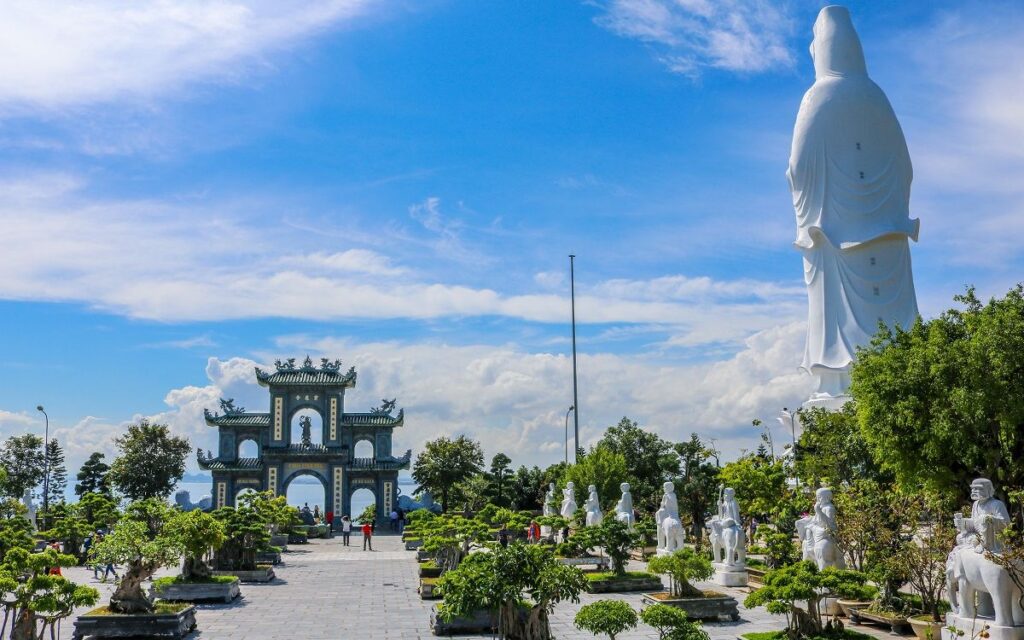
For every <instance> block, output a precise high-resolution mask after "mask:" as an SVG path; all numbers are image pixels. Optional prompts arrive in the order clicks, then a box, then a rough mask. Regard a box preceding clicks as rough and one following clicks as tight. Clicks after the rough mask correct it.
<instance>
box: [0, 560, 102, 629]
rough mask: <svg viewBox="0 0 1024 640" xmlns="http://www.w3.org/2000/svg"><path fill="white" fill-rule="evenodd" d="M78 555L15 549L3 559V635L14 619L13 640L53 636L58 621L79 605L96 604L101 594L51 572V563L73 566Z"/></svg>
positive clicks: (0, 593) (0, 574)
mask: <svg viewBox="0 0 1024 640" xmlns="http://www.w3.org/2000/svg"><path fill="white" fill-rule="evenodd" d="M74 565H75V558H74V557H73V556H70V555H64V554H60V553H57V552H56V551H55V550H53V549H46V550H45V551H43V552H42V553H29V552H28V551H27V550H25V549H14V550H12V551H10V552H9V553H7V554H6V555H5V556H4V558H3V563H0V606H2V607H3V609H4V620H3V626H2V627H0V636H3V635H5V634H6V632H7V623H8V621H10V623H11V634H10V636H9V637H10V638H12V640H37V639H39V638H44V637H46V636H47V633H46V632H47V630H49V631H50V634H49V635H50V637H54V631H55V629H56V627H57V625H58V624H59V622H60V621H61V620H62V619H64V618H67V617H68V616H70V615H71V614H72V612H73V611H74V610H75V608H76V607H85V606H92V605H94V604H96V601H97V600H98V599H99V597H100V594H99V592H98V591H96V589H93V588H92V587H86V586H81V585H77V584H75V583H74V582H71V581H69V580H67V579H66V578H64V577H63V576H59V575H50V568H52V567H71V566H74Z"/></svg>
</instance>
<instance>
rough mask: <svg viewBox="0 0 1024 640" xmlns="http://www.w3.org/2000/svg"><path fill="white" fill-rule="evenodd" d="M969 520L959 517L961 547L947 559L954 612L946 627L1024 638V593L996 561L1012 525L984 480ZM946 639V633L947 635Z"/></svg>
mask: <svg viewBox="0 0 1024 640" xmlns="http://www.w3.org/2000/svg"><path fill="white" fill-rule="evenodd" d="M971 498H972V499H973V500H974V504H973V505H972V506H971V515H970V517H967V518H965V517H963V516H962V515H961V514H956V515H955V516H954V518H953V525H954V526H955V527H956V531H957V544H956V546H955V547H954V548H953V550H952V551H951V552H950V554H949V557H948V558H947V560H946V577H947V583H946V589H947V593H946V595H947V599H948V600H949V603H950V605H951V611H950V613H949V615H948V616H947V618H946V624H947V625H948V626H950V627H954V628H956V629H959V630H963V631H964V632H965V633H966V634H969V633H971V632H972V631H971V630H972V629H973V628H975V627H977V628H981V626H985V628H986V630H987V631H988V638H990V640H1016V639H1018V638H1022V637H1024V609H1022V607H1021V596H1022V594H1021V590H1020V588H1019V587H1018V586H1017V585H1016V584H1015V583H1014V581H1013V580H1012V579H1011V577H1010V574H1009V573H1008V572H1007V570H1006V569H1005V568H1004V567H1002V566H1000V565H999V564H998V563H997V562H995V560H994V559H993V556H998V555H1000V554H1001V553H1002V551H1003V545H1002V542H1001V541H1000V539H999V534H1000V532H1001V531H1002V530H1003V529H1004V528H1006V527H1007V526H1008V525H1009V524H1010V514H1009V512H1008V511H1007V510H1006V505H1005V504H1003V501H1002V500H1000V499H998V498H996V497H995V488H994V487H993V486H992V482H991V481H990V480H988V479H986V478H978V479H977V480H975V481H973V482H972V483H971ZM942 635H943V638H945V637H946V636H947V631H946V630H943V632H942Z"/></svg>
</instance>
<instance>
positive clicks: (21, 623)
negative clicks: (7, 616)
mask: <svg viewBox="0 0 1024 640" xmlns="http://www.w3.org/2000/svg"><path fill="white" fill-rule="evenodd" d="M35 638H36V618H35V616H34V615H33V614H32V610H31V609H29V608H28V607H25V608H23V609H18V610H17V612H16V613H15V614H14V624H13V625H12V626H11V639H12V640H35Z"/></svg>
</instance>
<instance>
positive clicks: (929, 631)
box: [907, 615, 946, 640]
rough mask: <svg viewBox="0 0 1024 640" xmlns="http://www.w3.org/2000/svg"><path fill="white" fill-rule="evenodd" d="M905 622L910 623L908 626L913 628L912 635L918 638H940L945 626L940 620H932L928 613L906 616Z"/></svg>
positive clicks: (925, 639) (919, 639) (937, 639)
mask: <svg viewBox="0 0 1024 640" xmlns="http://www.w3.org/2000/svg"><path fill="white" fill-rule="evenodd" d="M907 622H909V623H910V628H911V629H913V630H914V635H915V636H917V638H918V640H940V638H941V637H942V629H943V627H945V626H946V624H945V623H944V622H941V621H940V622H932V617H931V616H929V615H924V616H914V617H912V618H907Z"/></svg>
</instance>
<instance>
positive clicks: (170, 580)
mask: <svg viewBox="0 0 1024 640" xmlns="http://www.w3.org/2000/svg"><path fill="white" fill-rule="evenodd" d="M231 582H238V577H237V576H210V577H208V578H189V579H188V580H186V579H185V578H183V577H182V576H168V577H166V578H157V579H156V580H154V581H153V586H154V587H156V588H157V589H159V588H161V587H169V586H171V585H172V584H229V583H231Z"/></svg>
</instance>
